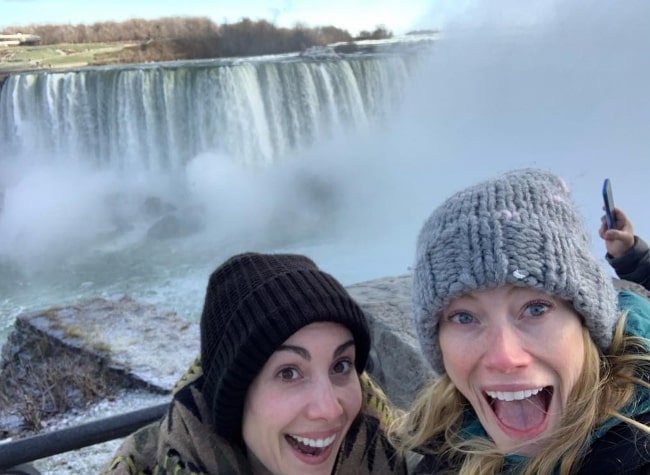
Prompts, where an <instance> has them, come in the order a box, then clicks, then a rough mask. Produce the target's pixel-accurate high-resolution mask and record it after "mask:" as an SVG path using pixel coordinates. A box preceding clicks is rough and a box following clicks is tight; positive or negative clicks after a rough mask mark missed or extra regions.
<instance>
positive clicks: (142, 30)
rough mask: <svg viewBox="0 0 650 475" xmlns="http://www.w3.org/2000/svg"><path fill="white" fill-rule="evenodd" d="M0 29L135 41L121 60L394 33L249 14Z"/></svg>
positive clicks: (298, 46)
mask: <svg viewBox="0 0 650 475" xmlns="http://www.w3.org/2000/svg"><path fill="white" fill-rule="evenodd" d="M2 33H3V34H14V33H30V34H35V35H38V36H39V37H40V38H41V44H42V45H50V44H65V43H105V42H133V43H134V44H135V45H134V46H133V47H131V48H128V49H125V50H124V51H123V53H122V54H123V57H121V58H119V59H118V60H119V61H123V62H132V61H138V62H140V61H164V60H170V59H201V58H217V57H229V56H248V55H259V54H279V53H288V52H293V51H302V50H304V49H306V48H309V47H311V46H319V45H326V44H330V43H336V42H350V41H352V40H357V39H381V38H390V37H392V32H390V31H389V30H387V29H386V28H384V27H383V26H379V27H377V29H375V30H374V31H372V32H370V31H364V32H361V34H360V35H359V36H357V37H353V36H352V35H350V33H349V32H348V31H346V30H343V29H340V28H337V27H334V26H324V27H316V28H308V27H306V26H303V25H300V24H297V25H296V26H294V27H293V28H281V27H277V26H275V25H274V24H273V23H270V22H268V21H266V20H259V21H252V20H250V19H248V18H245V19H243V20H241V21H239V22H237V23H230V24H222V25H217V24H216V23H214V22H213V21H212V20H210V19H209V18H205V17H170V18H161V19H157V20H144V19H131V20H127V21H124V22H112V21H109V22H98V23H93V24H90V25H84V24H78V25H30V26H21V27H9V28H5V29H4V31H3V32H2Z"/></svg>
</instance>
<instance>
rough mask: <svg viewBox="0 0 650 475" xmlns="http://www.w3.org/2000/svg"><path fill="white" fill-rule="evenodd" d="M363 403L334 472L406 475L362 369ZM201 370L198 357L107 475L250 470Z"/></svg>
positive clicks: (378, 396) (384, 407) (385, 411)
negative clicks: (163, 410)
mask: <svg viewBox="0 0 650 475" xmlns="http://www.w3.org/2000/svg"><path fill="white" fill-rule="evenodd" d="M361 383H362V391H363V394H364V399H365V404H364V408H363V409H362V411H361V412H362V413H361V415H360V416H359V417H358V418H357V419H356V420H355V422H354V423H353V424H352V426H351V427H350V430H349V431H348V434H347V435H346V437H345V440H344V442H343V444H342V445H341V449H340V450H339V454H338V457H337V461H336V464H335V466H334V470H333V472H332V473H333V474H336V475H347V474H350V475H352V474H354V475H357V474H358V475H364V474H377V475H381V474H389V475H390V474H395V475H404V474H406V466H405V462H404V460H403V459H402V458H401V457H399V456H398V455H397V454H396V452H395V450H394V449H393V447H392V446H391V445H390V444H389V443H388V441H387V440H386V438H385V436H384V428H385V427H386V426H387V424H388V423H389V422H390V420H391V417H392V411H391V408H390V407H389V405H388V404H387V399H386V396H385V395H384V393H383V392H382V391H381V389H379V388H378V387H377V386H376V385H374V384H373V383H372V381H371V380H370V378H369V377H368V376H367V375H366V374H365V373H364V374H362V376H361ZM202 385H203V373H202V370H201V365H200V361H199V360H198V359H197V360H196V361H195V363H194V364H193V365H192V367H191V368H190V370H189V371H188V372H187V373H186V374H185V375H184V376H183V378H182V379H181V380H180V381H179V382H178V383H177V385H176V388H174V392H173V399H172V403H171V404H170V407H169V411H168V412H167V414H166V415H165V416H164V417H163V418H162V420H161V421H160V422H156V423H153V424H150V425H148V426H145V427H143V428H141V429H139V430H138V431H136V432H135V433H133V434H131V435H130V436H129V437H127V438H126V439H125V440H124V442H123V443H122V445H121V446H120V447H119V448H118V450H117V452H116V454H115V456H114V458H113V460H112V461H111V462H110V464H109V465H108V466H107V467H106V469H105V470H104V471H103V472H102V473H103V474H105V475H141V474H142V475H144V474H156V475H163V474H174V475H189V474H211V475H216V474H218V475H224V474H233V475H240V474H241V475H247V474H251V473H252V472H251V468H250V464H249V462H248V459H247V457H246V452H245V450H244V448H243V446H241V445H240V444H233V443H232V442H229V441H227V440H225V439H223V438H222V437H220V436H218V435H217V433H216V431H215V430H214V426H213V424H212V422H211V415H210V411H209V410H208V408H207V405H206V403H205V400H204V398H203V395H202V393H201V388H202Z"/></svg>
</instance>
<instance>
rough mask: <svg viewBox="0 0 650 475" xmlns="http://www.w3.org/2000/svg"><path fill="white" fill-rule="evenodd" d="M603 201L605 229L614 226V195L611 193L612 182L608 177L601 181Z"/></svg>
mask: <svg viewBox="0 0 650 475" xmlns="http://www.w3.org/2000/svg"><path fill="white" fill-rule="evenodd" d="M603 201H604V203H605V221H606V222H607V229H613V228H614V216H613V210H614V197H613V195H612V184H611V182H610V181H609V178H605V182H604V183H603Z"/></svg>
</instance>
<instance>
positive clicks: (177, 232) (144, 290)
mask: <svg viewBox="0 0 650 475" xmlns="http://www.w3.org/2000/svg"><path fill="white" fill-rule="evenodd" d="M416 61H417V54H414V52H413V51H412V50H411V51H410V52H407V53H390V54H388V53H383V54H358V55H348V56H346V57H337V58H326V59H320V60H318V59H314V58H310V57H307V56H299V55H281V56H272V57H257V58H237V59H229V60H209V61H189V62H174V63H163V64H147V65H132V66H124V67H99V68H86V69H81V70H76V71H69V72H46V73H23V74H16V75H13V76H10V77H9V78H8V79H7V80H6V81H5V83H4V84H3V86H2V89H1V90H0V144H1V147H2V151H3V153H2V155H1V156H0V165H1V166H2V168H1V169H0V197H2V201H0V203H1V206H0V296H1V297H0V314H1V315H2V316H1V317H0V341H1V340H2V339H3V337H4V333H5V332H6V331H7V329H8V328H9V326H10V325H11V323H12V322H13V318H14V317H15V315H16V314H18V313H19V312H20V311H23V310H27V309H33V308H42V307H45V306H49V305H56V304H63V303H66V302H73V301H76V300H79V299H82V298H86V297H92V296H96V295H113V294H121V293H127V294H130V295H132V296H134V297H137V298H142V299H145V300H148V301H153V302H155V303H161V304H163V305H164V306H165V307H166V308H172V309H174V310H177V311H179V312H181V313H183V314H184V315H188V316H189V317H190V318H194V317H195V316H196V315H197V309H198V308H200V305H201V299H202V295H201V293H202V289H203V287H204V285H205V281H206V278H207V276H208V275H209V272H210V271H211V269H212V268H213V267H214V266H216V265H218V264H219V262H220V261H222V260H223V259H225V258H226V257H228V255H229V254H232V253H234V252H237V251H243V250H267V251H268V250H274V249H282V248H286V249H289V248H292V247H295V246H304V245H312V244H309V243H315V242H319V241H323V240H327V236H328V235H331V234H332V233H334V232H335V230H336V227H337V222H338V218H337V216H338V215H339V214H340V212H341V207H343V206H344V205H345V203H344V202H343V199H342V197H341V191H340V189H339V186H338V185H337V183H336V181H337V179H336V177H335V176H333V173H334V172H332V170H330V169H329V168H330V167H332V166H333V163H335V162H336V159H335V158H334V157H326V159H325V160H316V159H315V158H312V159H310V158H308V157H305V154H306V153H310V152H308V151H309V150H313V149H314V148H315V147H318V144H321V143H324V142H327V141H328V140H329V141H331V140H334V139H335V138H336V137H341V136H344V135H346V134H348V135H349V134H352V133H355V134H363V133H364V131H368V130H370V129H371V128H372V127H377V126H379V127H381V124H385V123H386V122H387V120H388V119H389V118H390V117H391V116H392V115H394V114H395V113H396V111H397V109H398V106H399V103H400V101H401V98H402V97H403V94H404V90H405V87H406V83H407V81H408V79H409V76H410V75H411V70H412V69H413V67H414V65H415V64H416Z"/></svg>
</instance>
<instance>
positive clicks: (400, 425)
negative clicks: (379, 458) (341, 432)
mask: <svg viewBox="0 0 650 475" xmlns="http://www.w3.org/2000/svg"><path fill="white" fill-rule="evenodd" d="M625 320H626V314H623V315H622V316H621V318H620V319H619V321H618V323H617V326H616V329H615V333H614V338H613V341H612V344H611V346H610V348H609V350H608V351H607V352H606V354H604V355H602V354H600V353H599V351H598V348H597V347H596V345H595V343H594V342H593V340H592V338H591V336H590V334H589V331H588V330H587V328H586V327H585V328H583V340H584V342H585V345H584V346H585V360H584V361H585V363H584V367H583V369H582V372H581V374H580V377H579V379H578V381H577V382H576V384H575V386H574V388H573V390H572V391H571V394H570V395H569V400H568V403H567V407H566V412H565V414H564V415H563V418H562V424H561V426H560V427H559V428H558V429H557V430H556V431H554V432H553V434H551V436H549V437H547V438H546V439H544V440H542V441H541V449H540V450H539V451H538V453H536V454H535V455H534V456H533V457H530V458H529V459H528V460H527V461H526V462H524V463H523V464H522V465H521V466H520V467H518V468H519V471H518V473H521V474H523V475H533V474H538V473H553V472H554V470H555V469H558V470H559V473H560V474H571V473H575V471H576V469H577V467H579V464H580V462H581V461H582V459H583V457H584V456H585V454H586V453H587V451H588V449H589V442H590V435H591V432H592V431H593V430H594V429H596V428H597V427H599V426H600V425H601V424H603V423H604V422H605V421H606V420H607V419H608V418H610V417H615V418H617V419H619V420H621V421H624V422H626V423H628V424H630V425H632V426H634V427H635V428H637V429H639V430H641V431H643V432H645V433H646V434H650V427H648V426H646V425H644V424H642V423H640V422H637V421H634V420H632V419H630V418H628V417H626V416H624V415H622V414H621V413H620V412H619V411H620V410H621V408H622V407H623V406H625V405H626V404H628V403H630V402H631V401H632V400H633V398H634V392H635V388H636V387H637V386H642V387H644V388H650V384H649V383H648V379H649V376H650V353H649V352H648V347H647V344H646V341H645V340H644V339H642V338H639V337H634V336H629V335H625V334H624V327H625ZM594 388H596V390H595V391H594ZM470 407H471V406H470V404H469V402H468V401H467V400H466V399H465V398H464V397H463V395H462V394H461V393H460V392H459V391H458V389H456V387H455V386H454V384H453V383H452V382H451V379H450V378H449V376H447V375H446V374H444V375H442V376H441V377H440V378H438V379H437V380H435V381H432V382H431V383H429V384H428V385H427V386H426V387H425V388H424V389H423V390H422V391H421V392H420V393H419V394H418V395H417V397H416V399H415V401H414V403H413V405H412V406H411V409H410V410H409V411H408V412H405V413H402V414H400V415H399V417H397V418H396V420H395V422H394V423H393V424H392V425H391V428H390V431H389V437H390V439H391V441H392V443H393V444H394V445H395V446H396V447H397V448H398V450H399V451H401V452H402V453H403V454H406V453H408V452H409V451H411V450H415V451H417V452H419V453H422V454H425V455H427V454H433V455H434V456H438V457H443V458H446V459H447V460H448V462H449V466H450V467H453V473H459V474H461V475H470V474H471V475H475V474H477V475H478V474H481V475H490V474H496V473H501V470H502V468H503V463H504V455H505V454H504V453H502V452H499V450H498V449H497V447H496V445H495V444H494V443H493V442H492V441H490V440H488V439H485V438H478V437H476V438H471V439H468V440H464V439H463V438H462V437H461V435H460V431H461V428H462V427H461V426H462V423H463V416H464V413H465V411H466V410H467V409H469V408H470ZM459 467H460V468H459Z"/></svg>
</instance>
